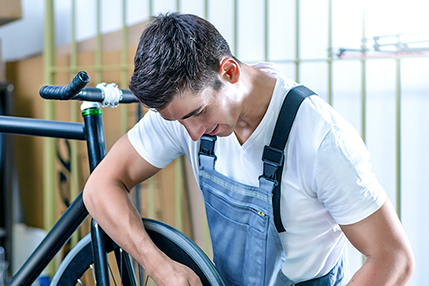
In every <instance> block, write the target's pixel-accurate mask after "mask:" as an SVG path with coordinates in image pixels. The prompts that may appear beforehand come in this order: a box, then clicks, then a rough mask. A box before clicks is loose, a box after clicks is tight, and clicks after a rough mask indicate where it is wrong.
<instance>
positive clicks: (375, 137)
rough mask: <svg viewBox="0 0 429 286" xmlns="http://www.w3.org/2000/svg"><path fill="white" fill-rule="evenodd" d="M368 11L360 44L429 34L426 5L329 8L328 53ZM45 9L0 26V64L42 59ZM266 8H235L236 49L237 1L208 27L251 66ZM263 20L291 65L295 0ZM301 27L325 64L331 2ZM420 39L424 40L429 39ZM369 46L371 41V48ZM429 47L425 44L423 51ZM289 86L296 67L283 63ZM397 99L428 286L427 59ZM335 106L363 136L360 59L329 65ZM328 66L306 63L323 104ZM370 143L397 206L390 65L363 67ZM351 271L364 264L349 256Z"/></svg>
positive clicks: (64, 9) (345, 1)
mask: <svg viewBox="0 0 429 286" xmlns="http://www.w3.org/2000/svg"><path fill="white" fill-rule="evenodd" d="M360 2H365V3H366V36H367V37H368V38H371V37H372V36H375V35H388V34H397V33H414V32H426V33H429V6H428V5H429V4H428V1H427V0H407V1H405V0H393V1H392V0H390V1H387V0H372V1H351V0H333V25H334V26H333V46H334V47H347V48H355V49H359V48H360V44H361V36H362V13H361V9H362V6H361V4H359V3H360ZM43 3H44V1H41V0H23V1H22V4H23V14H24V17H23V19H22V20H20V21H16V22H14V23H11V24H8V25H6V26H4V27H1V28H0V38H1V40H2V45H3V46H2V51H3V59H5V60H16V59H20V58H23V57H27V56H29V55H31V54H34V53H38V52H41V51H42V46H43V13H44V7H43V6H44V4H43ZM70 3H71V2H70V1H65V0H61V1H58V0H57V1H55V5H56V8H55V10H56V20H55V25H56V31H57V32H56V34H57V43H58V44H64V43H66V42H67V41H68V39H69V37H70V27H69V23H70V15H69V14H70V13H69V11H70V9H71V8H70V7H71V4H70ZM263 3H264V1H263V0H246V1H244V0H241V1H238V7H239V21H238V23H239V36H238V46H237V47H235V46H234V41H233V39H234V31H233V24H234V22H233V15H234V14H233V1H231V0H216V1H213V0H212V1H209V5H210V6H209V17H208V18H209V20H210V21H211V22H213V23H214V24H215V26H217V27H218V29H219V30H220V31H221V33H222V34H223V35H224V36H225V38H226V39H227V40H228V42H229V43H230V45H231V48H232V50H235V49H236V50H237V56H238V57H239V58H240V59H241V60H243V61H245V62H246V61H247V62H255V61H258V60H262V59H263V58H264V46H263V40H264V34H263V23H264V22H263ZM269 3H270V10H269V12H270V19H269V40H270V46H269V57H270V59H272V60H285V59H293V58H294V57H295V44H294V37H295V10H294V9H295V1H292V0H289V1H284V0H271V1H269ZM120 5H121V4H120V2H119V1H115V0H105V1H102V11H103V15H102V31H103V32H109V31H112V30H116V29H119V28H120V26H121V19H122V18H121V17H122V16H121V15H122V14H121V13H120V11H121V9H122V8H121V6H120ZM175 8H176V1H175V0H163V1H154V14H158V13H159V12H166V11H171V10H175ZM77 9H78V11H79V12H78V19H77V23H78V26H77V38H78V40H82V39H86V38H89V37H92V36H93V35H94V34H95V29H96V24H95V1H88V0H86V1H85V0H78V1H77ZM180 9H181V11H182V12H191V13H195V14H198V15H200V16H203V13H204V1H198V0H182V1H181V7H180ZM301 13H302V18H301V21H300V27H301V28H300V36H301V49H300V55H301V58H303V59H315V58H316V59H317V58H326V57H327V47H328V40H327V39H328V33H327V31H328V24H327V21H328V14H327V13H328V0H306V1H301ZM148 15H149V2H148V0H129V1H128V5H127V23H128V24H134V23H137V22H141V21H143V20H146V19H147V18H148ZM427 37H428V36H426V40H429V39H428V38H427ZM368 44H369V45H371V42H369V43H368ZM426 45H428V43H426ZM279 66H280V67H281V69H282V70H283V71H284V73H285V74H286V75H287V76H289V77H291V78H295V74H294V66H293V64H287V63H286V64H285V63H282V64H280V65H279ZM401 67H402V70H401V91H402V105H401V108H402V117H401V126H402V137H401V144H402V149H401V152H402V165H401V167H402V185H401V187H402V200H401V201H402V221H403V224H404V227H405V229H406V231H407V233H408V235H409V238H410V240H411V243H412V246H413V248H414V252H415V256H416V270H415V274H414V276H413V277H412V279H411V281H410V283H409V284H408V285H416V286H417V285H418V286H428V285H429V282H428V280H429V277H428V273H429V249H428V241H429V211H428V205H429V195H428V194H429V192H428V191H429V181H428V177H429V176H428V173H429V166H428V162H429V152H428V151H429V128H428V125H429V115H428V114H429V112H428V107H429V58H428V57H426V58H408V59H404V60H402V61H401ZM333 68H334V70H333V76H334V86H333V105H334V107H335V108H336V109H337V110H338V111H339V112H340V113H341V114H343V115H344V116H345V117H346V118H347V119H348V120H349V121H350V122H351V123H352V124H353V125H354V126H355V127H356V128H357V129H358V130H361V113H360V106H361V102H360V94H361V90H360V89H361V86H360V82H361V64H360V61H358V60H354V61H353V60H344V61H335V62H334V65H333ZM327 79H328V75H327V65H326V63H323V62H316V63H303V64H302V66H301V71H300V82H301V83H304V84H306V85H308V86H310V87H311V88H312V89H314V90H315V91H317V92H318V93H319V94H320V96H322V97H323V98H326V94H327V89H328V87H327ZM366 81H367V95H368V103H367V104H368V105H367V108H368V109H367V120H368V123H367V145H368V148H369V149H370V151H371V152H372V163H373V166H374V171H375V173H376V174H377V176H378V178H379V180H380V182H381V183H382V185H383V186H384V187H385V189H386V191H387V193H388V195H389V197H390V199H391V200H392V202H393V203H395V201H396V195H395V190H396V178H395V177H396V174H395V164H396V158H395V156H396V155H395V146H396V145H395V144H396V143H395V136H396V135H395V84H396V81H395V62H394V60H392V59H379V60H369V61H368V62H367V77H366ZM350 251H351V260H352V265H353V267H354V268H356V267H358V266H359V265H360V263H361V257H360V255H358V254H356V253H355V252H354V251H353V249H352V248H350Z"/></svg>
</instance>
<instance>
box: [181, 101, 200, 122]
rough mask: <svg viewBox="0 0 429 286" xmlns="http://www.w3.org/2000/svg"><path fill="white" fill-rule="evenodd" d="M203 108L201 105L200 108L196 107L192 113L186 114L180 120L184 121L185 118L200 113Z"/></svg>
mask: <svg viewBox="0 0 429 286" xmlns="http://www.w3.org/2000/svg"><path fill="white" fill-rule="evenodd" d="M203 107H204V105H201V106H200V107H198V108H197V109H195V110H193V111H191V112H189V113H188V114H186V115H185V116H183V117H182V119H181V120H185V119H186V118H189V117H191V116H192V115H195V114H197V113H198V112H200V111H201V109H203Z"/></svg>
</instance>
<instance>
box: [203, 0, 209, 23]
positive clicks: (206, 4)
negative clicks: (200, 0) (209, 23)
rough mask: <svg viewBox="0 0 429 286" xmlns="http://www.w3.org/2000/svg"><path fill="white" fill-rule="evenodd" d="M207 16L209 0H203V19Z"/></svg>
mask: <svg viewBox="0 0 429 286" xmlns="http://www.w3.org/2000/svg"><path fill="white" fill-rule="evenodd" d="M208 18H209V0H204V19H208Z"/></svg>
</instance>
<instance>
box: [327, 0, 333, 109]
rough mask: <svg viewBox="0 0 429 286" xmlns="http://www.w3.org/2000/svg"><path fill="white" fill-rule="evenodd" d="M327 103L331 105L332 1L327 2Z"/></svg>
mask: <svg viewBox="0 0 429 286" xmlns="http://www.w3.org/2000/svg"><path fill="white" fill-rule="evenodd" d="M327 63H328V103H329V104H331V105H332V85H333V79H332V0H329V1H328V60H327Z"/></svg>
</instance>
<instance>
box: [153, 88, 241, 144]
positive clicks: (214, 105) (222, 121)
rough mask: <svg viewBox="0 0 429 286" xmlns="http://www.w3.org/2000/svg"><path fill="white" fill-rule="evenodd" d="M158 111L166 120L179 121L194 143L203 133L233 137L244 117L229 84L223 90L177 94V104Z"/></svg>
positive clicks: (171, 104) (175, 99)
mask: <svg viewBox="0 0 429 286" xmlns="http://www.w3.org/2000/svg"><path fill="white" fill-rule="evenodd" d="M158 112H159V113H160V114H161V116H162V117H163V118H164V119H166V120H177V121H179V122H180V123H181V124H182V125H183V126H184V127H185V128H186V130H187V131H188V134H189V136H190V137H191V138H192V140H194V141H197V140H199V139H200V138H201V136H202V135H203V134H209V135H218V136H228V135H230V134H231V133H232V132H233V131H234V128H235V125H236V124H237V121H238V119H239V116H240V108H239V102H237V101H236V100H235V98H234V92H233V91H232V90H230V89H228V84H227V86H225V85H224V87H223V88H221V89H220V90H219V91H215V90H213V89H212V88H211V87H208V88H206V89H205V90H203V91H201V92H198V93H197V94H195V93H192V92H189V91H187V92H182V93H180V94H176V95H175V97H174V99H173V101H172V102H171V103H170V104H169V105H167V107H166V108H164V109H160V110H158Z"/></svg>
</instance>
